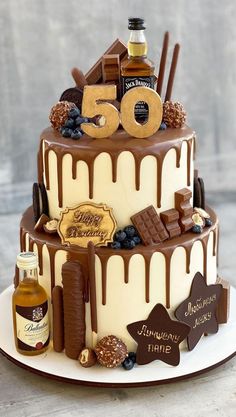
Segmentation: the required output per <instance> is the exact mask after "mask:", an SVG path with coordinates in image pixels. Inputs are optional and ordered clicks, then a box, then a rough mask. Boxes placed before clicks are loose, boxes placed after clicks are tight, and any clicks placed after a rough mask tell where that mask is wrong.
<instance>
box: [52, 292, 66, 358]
mask: <svg viewBox="0 0 236 417" xmlns="http://www.w3.org/2000/svg"><path fill="white" fill-rule="evenodd" d="M52 312H53V348H54V350H55V352H62V350H63V349H64V314H63V289H62V287H61V286H60V285H56V286H55V287H54V288H53V290H52Z"/></svg>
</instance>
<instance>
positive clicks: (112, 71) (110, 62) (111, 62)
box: [102, 54, 120, 83]
mask: <svg viewBox="0 0 236 417" xmlns="http://www.w3.org/2000/svg"><path fill="white" fill-rule="evenodd" d="M119 78H120V56H119V54H111V55H103V57H102V79H103V82H104V83H105V82H107V81H114V82H115V81H119Z"/></svg>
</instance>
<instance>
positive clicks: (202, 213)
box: [194, 207, 210, 219]
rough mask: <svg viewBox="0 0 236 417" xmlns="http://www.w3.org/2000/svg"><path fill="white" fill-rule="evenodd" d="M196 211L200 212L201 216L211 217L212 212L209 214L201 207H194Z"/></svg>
mask: <svg viewBox="0 0 236 417" xmlns="http://www.w3.org/2000/svg"><path fill="white" fill-rule="evenodd" d="M194 212H197V213H199V214H200V216H201V217H203V218H204V219H209V218H210V214H208V213H207V212H206V211H205V210H204V209H202V208H200V207H194Z"/></svg>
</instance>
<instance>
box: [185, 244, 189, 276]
mask: <svg viewBox="0 0 236 417" xmlns="http://www.w3.org/2000/svg"><path fill="white" fill-rule="evenodd" d="M184 249H185V252H186V273H187V274H190V261H191V250H189V249H188V248H187V247H185V248H184Z"/></svg>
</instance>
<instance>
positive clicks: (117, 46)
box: [85, 39, 128, 84]
mask: <svg viewBox="0 0 236 417" xmlns="http://www.w3.org/2000/svg"><path fill="white" fill-rule="evenodd" d="M110 54H118V55H119V57H120V61H122V60H123V59H126V58H127V56H128V52H127V47H126V45H125V44H124V43H123V42H121V41H120V40H119V39H116V40H115V42H113V44H112V45H111V46H110V47H109V48H108V49H107V50H106V51H105V52H104V54H103V55H110ZM102 57H103V56H102ZM102 57H101V58H99V60H98V61H97V62H96V63H95V64H94V65H93V67H92V68H91V69H90V70H89V71H88V72H87V74H86V75H85V78H86V80H87V83H88V84H98V83H101V82H102Z"/></svg>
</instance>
